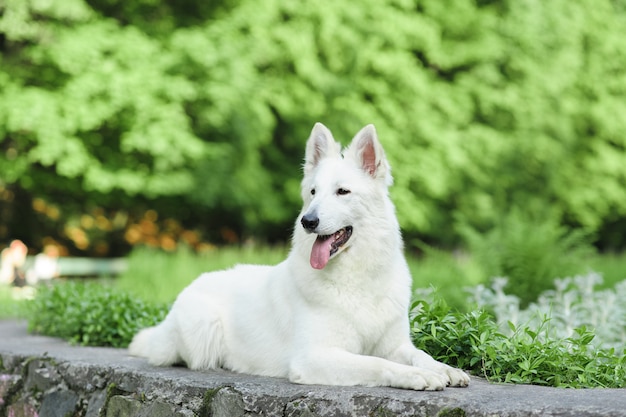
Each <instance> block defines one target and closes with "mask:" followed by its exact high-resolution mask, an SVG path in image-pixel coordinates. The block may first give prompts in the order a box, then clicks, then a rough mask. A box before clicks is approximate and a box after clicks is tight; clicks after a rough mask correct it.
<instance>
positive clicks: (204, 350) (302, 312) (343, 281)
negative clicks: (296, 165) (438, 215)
mask: <svg viewBox="0 0 626 417" xmlns="http://www.w3.org/2000/svg"><path fill="white" fill-rule="evenodd" d="M391 182H392V178H391V173H390V168H389V165H388V163H387V160H386V158H385V154H384V151H383V148H382V146H381V145H380V143H379V141H378V138H377V135H376V130H375V129H374V126H372V125H368V126H366V127H364V128H363V129H362V130H361V131H360V132H359V133H357V135H356V136H355V137H354V139H353V140H352V143H351V144H350V146H349V147H348V148H347V149H346V150H345V151H344V152H343V153H342V152H341V146H340V145H339V144H338V143H336V142H335V141H334V139H333V137H332V134H331V133H330V131H329V130H328V129H327V128H326V127H325V126H324V125H322V124H320V123H317V124H316V125H315V126H314V127H313V130H312V132H311V136H310V137H309V139H308V142H307V145H306V158H305V165H304V179H303V181H302V199H303V200H304V208H303V209H302V212H301V213H300V216H299V217H298V220H297V222H296V226H295V232H294V236H293V248H292V250H291V252H290V254H289V257H288V258H287V259H286V260H285V261H284V262H282V263H280V264H278V265H276V266H257V265H241V266H237V267H235V268H233V269H230V270H226V271H220V272H212V273H206V274H203V275H201V276H200V277H199V278H198V279H196V280H195V281H194V282H193V283H191V284H190V285H189V286H188V287H187V288H186V289H185V290H183V291H182V292H181V294H180V295H179V296H178V298H177V299H176V302H175V303H174V305H173V307H172V310H171V311H170V312H169V314H168V316H167V317H166V318H165V320H164V321H163V322H162V323H160V324H159V325H157V326H155V327H151V328H148V329H144V330H142V331H140V332H139V333H138V334H137V335H136V336H135V338H134V339H133V342H132V343H131V345H130V348H129V349H130V353H131V354H133V355H137V356H144V357H147V358H148V360H149V361H150V363H152V364H154V365H171V364H174V363H177V362H181V361H183V362H185V363H186V364H187V366H188V367H189V368H191V369H215V368H219V367H221V368H225V369H230V370H232V371H236V372H244V373H249V374H256V375H265V376H272V377H285V378H288V379H289V380H290V381H292V382H295V383H299V384H323V385H366V386H392V387H398V388H409V389H415V390H441V389H443V388H444V387H445V386H447V385H452V386H460V387H464V386H467V385H468V383H469V377H468V375H467V374H466V373H465V372H463V371H461V370H459V369H455V368H452V367H450V366H448V365H445V364H443V363H441V362H437V361H435V360H434V359H433V358H431V357H430V356H429V355H427V354H426V353H424V352H423V351H421V350H419V349H417V348H415V347H414V346H413V344H412V343H411V339H410V336H409V321H408V305H409V302H410V287H411V277H410V274H409V270H408V267H407V264H406V260H405V259H404V256H403V244H402V237H401V235H400V231H399V226H398V221H397V220H396V216H395V210H394V207H393V204H392V203H391V200H390V199H389V196H388V187H389V185H391Z"/></svg>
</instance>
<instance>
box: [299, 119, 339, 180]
mask: <svg viewBox="0 0 626 417" xmlns="http://www.w3.org/2000/svg"><path fill="white" fill-rule="evenodd" d="M340 154H341V146H339V144H338V143H337V142H335V139H334V138H333V134H332V133H330V130H328V128H327V127H326V126H324V125H323V124H321V123H319V122H318V123H315V126H313V130H311V136H309V140H308V141H307V143H306V152H305V156H304V173H305V174H308V173H309V172H311V171H312V170H313V168H315V167H316V166H317V164H318V163H319V162H320V161H321V160H322V159H324V158H325V157H327V156H333V155H334V156H339V155H340Z"/></svg>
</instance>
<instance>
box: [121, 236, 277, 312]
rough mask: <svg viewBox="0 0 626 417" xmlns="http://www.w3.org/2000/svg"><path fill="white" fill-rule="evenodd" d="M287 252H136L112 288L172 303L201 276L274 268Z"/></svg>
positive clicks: (252, 248) (250, 249) (239, 249)
mask: <svg viewBox="0 0 626 417" xmlns="http://www.w3.org/2000/svg"><path fill="white" fill-rule="evenodd" d="M287 252H288V249H287V248H285V247H267V246H250V247H224V248H220V249H215V250H213V251H211V252H208V253H204V254H195V253H193V252H192V251H191V250H189V249H186V248H183V249H181V250H179V251H177V252H176V253H168V252H163V251H160V250H157V249H150V248H137V249H135V250H134V251H133V252H132V253H131V255H130V256H129V258H128V270H127V271H126V272H125V273H124V274H123V275H121V276H120V277H118V278H117V279H116V280H115V285H116V287H118V288H120V289H123V290H126V291H130V292H132V293H133V294H135V295H137V296H139V297H141V298H143V299H144V300H150V301H155V302H165V303H171V302H173V301H174V299H175V298H176V296H177V295H178V293H179V292H180V291H181V290H182V289H183V288H185V287H186V286H187V285H189V284H190V283H191V281H193V280H194V279H196V278H197V277H198V275H200V274H201V273H203V272H208V271H216V270H220V269H225V268H231V267H233V266H235V265H237V264H267V265H272V264H277V263H279V262H281V261H282V260H283V259H285V257H286V256H287Z"/></svg>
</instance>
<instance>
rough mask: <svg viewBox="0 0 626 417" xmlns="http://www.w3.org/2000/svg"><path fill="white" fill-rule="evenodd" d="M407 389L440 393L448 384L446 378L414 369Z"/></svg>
mask: <svg viewBox="0 0 626 417" xmlns="http://www.w3.org/2000/svg"><path fill="white" fill-rule="evenodd" d="M412 374H413V375H412V378H411V383H410V384H409V387H408V388H411V389H414V390H417V391H441V390H443V389H444V388H445V387H446V386H447V385H448V384H449V382H450V381H449V379H448V376H447V375H445V374H442V373H439V372H433V371H429V370H427V369H419V370H418V369H415V370H414V371H413V373H412Z"/></svg>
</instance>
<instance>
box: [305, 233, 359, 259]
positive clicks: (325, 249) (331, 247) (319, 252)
mask: <svg viewBox="0 0 626 417" xmlns="http://www.w3.org/2000/svg"><path fill="white" fill-rule="evenodd" d="M350 236H352V226H346V227H344V228H343V229H339V230H338V231H336V232H335V233H333V234H332V235H318V236H317V239H315V243H313V249H311V266H312V267H313V268H315V269H323V268H324V267H325V266H326V264H327V263H328V260H329V259H330V257H331V256H333V255H334V254H335V253H337V251H338V250H339V249H341V247H342V246H343V245H345V243H346V242H347V241H348V239H350Z"/></svg>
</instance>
